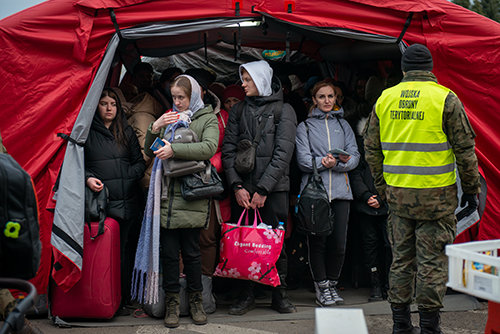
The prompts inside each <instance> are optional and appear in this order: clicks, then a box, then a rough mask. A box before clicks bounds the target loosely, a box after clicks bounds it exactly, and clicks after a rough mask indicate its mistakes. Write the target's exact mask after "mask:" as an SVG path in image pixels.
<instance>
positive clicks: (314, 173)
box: [304, 119, 319, 176]
mask: <svg viewBox="0 0 500 334" xmlns="http://www.w3.org/2000/svg"><path fill="white" fill-rule="evenodd" d="M304 125H305V126H306V132H307V142H308V143H309V151H310V152H311V164H312V167H313V175H318V176H319V173H318V168H317V167H316V159H315V158H314V157H313V155H312V150H311V141H310V140H309V124H307V119H306V120H305V121H304Z"/></svg>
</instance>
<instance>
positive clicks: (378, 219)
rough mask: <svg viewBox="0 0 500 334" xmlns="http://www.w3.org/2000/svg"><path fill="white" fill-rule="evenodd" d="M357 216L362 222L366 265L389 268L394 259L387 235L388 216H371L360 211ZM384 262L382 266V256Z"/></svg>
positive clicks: (368, 266)
mask: <svg viewBox="0 0 500 334" xmlns="http://www.w3.org/2000/svg"><path fill="white" fill-rule="evenodd" d="M356 217H357V218H358V219H359V222H360V229H361V238H362V240H363V251H364V257H365V266H366V267H367V268H369V269H370V268H373V267H377V268H386V269H389V268H390V266H391V261H392V252H391V244H390V243H389V238H388V237H387V216H386V215H384V216H370V215H367V214H366V213H362V212H358V213H357V215H356ZM382 253H383V259H384V262H385V263H384V264H383V266H381V263H380V260H381V258H382Z"/></svg>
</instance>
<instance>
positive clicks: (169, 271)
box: [160, 227, 203, 293]
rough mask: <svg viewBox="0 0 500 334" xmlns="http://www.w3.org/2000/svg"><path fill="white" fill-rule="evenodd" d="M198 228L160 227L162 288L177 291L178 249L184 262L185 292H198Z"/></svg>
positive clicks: (201, 288) (199, 261) (201, 287)
mask: <svg viewBox="0 0 500 334" xmlns="http://www.w3.org/2000/svg"><path fill="white" fill-rule="evenodd" d="M200 230H201V229H200V228H179V229H166V228H163V227H161V228H160V244H161V251H160V259H161V265H162V269H163V290H165V292H171V293H179V292H180V291H181V285H180V283H179V249H180V252H181V254H182V262H183V263H184V274H186V283H187V289H186V290H187V292H188V293H189V292H200V291H202V290H203V286H202V284H201V254H200Z"/></svg>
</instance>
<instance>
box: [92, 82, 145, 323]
mask: <svg viewBox="0 0 500 334" xmlns="http://www.w3.org/2000/svg"><path fill="white" fill-rule="evenodd" d="M84 148H85V180H86V185H87V187H89V188H90V189H91V190H92V191H95V192H99V191H101V190H102V189H103V188H104V185H105V186H106V188H108V191H109V197H108V199H109V206H108V212H107V216H108V217H111V218H113V219H116V220H117V221H118V223H119V224H120V252H121V272H122V275H121V284H122V287H121V291H122V305H121V307H120V309H119V310H118V313H117V315H128V314H129V312H128V309H127V308H125V304H127V303H129V300H130V287H131V285H130V284H131V277H130V274H131V270H130V268H128V264H127V261H126V259H125V250H126V247H127V240H128V234H129V231H130V228H131V226H132V225H133V224H134V223H136V222H137V221H138V220H139V219H140V216H141V210H140V199H139V197H140V196H139V193H140V190H139V184H138V183H139V180H141V179H142V177H143V175H144V170H145V169H146V166H145V163H144V159H143V157H142V154H141V148H140V146H139V142H138V140H137V137H136V135H135V133H134V130H133V129H132V127H131V126H129V125H128V124H127V119H126V118H125V113H124V112H123V110H122V108H121V104H120V100H119V98H118V96H117V94H116V93H115V91H114V90H113V89H111V88H105V89H104V90H103V91H102V94H101V97H100V99H99V103H98V105H97V110H96V113H95V115H94V119H93V120H92V125H91V127H90V132H89V135H88V138H87V141H86V142H85V147H84Z"/></svg>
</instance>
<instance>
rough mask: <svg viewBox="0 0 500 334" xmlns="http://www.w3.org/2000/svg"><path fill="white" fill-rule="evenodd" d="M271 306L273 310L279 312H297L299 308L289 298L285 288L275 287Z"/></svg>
mask: <svg viewBox="0 0 500 334" xmlns="http://www.w3.org/2000/svg"><path fill="white" fill-rule="evenodd" d="M271 308H272V309H273V310H276V311H278V312H279V313H294V312H297V309H296V308H295V306H293V304H292V303H291V302H290V300H289V299H288V296H287V294H286V292H285V289H283V288H274V289H273V294H272V299H271Z"/></svg>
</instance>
